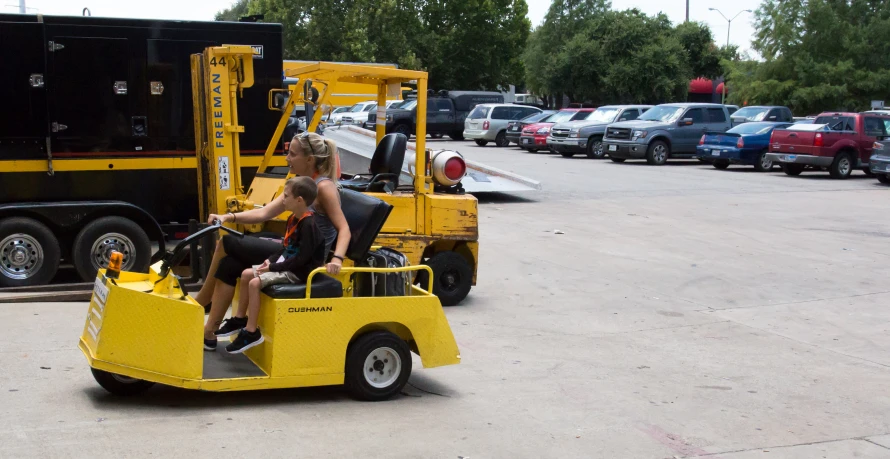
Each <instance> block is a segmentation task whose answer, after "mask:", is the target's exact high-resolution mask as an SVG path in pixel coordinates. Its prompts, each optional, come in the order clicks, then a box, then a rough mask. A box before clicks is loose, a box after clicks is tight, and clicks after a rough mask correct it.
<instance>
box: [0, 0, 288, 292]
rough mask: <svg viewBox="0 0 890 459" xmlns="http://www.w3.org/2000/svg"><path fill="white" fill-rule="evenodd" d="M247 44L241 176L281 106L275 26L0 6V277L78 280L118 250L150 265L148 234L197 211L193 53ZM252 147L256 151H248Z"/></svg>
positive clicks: (6, 280) (138, 264)
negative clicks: (249, 60)
mask: <svg viewBox="0 0 890 459" xmlns="http://www.w3.org/2000/svg"><path fill="white" fill-rule="evenodd" d="M222 44H244V45H251V46H253V47H254V49H255V50H256V52H257V55H256V56H255V58H254V59H255V60H254V72H255V79H256V83H255V85H254V86H253V87H252V88H249V89H247V90H245V91H244V97H245V98H244V102H243V103H241V104H239V116H240V118H241V120H243V123H242V124H245V125H248V126H251V128H250V129H249V130H247V132H245V133H244V134H243V135H242V137H241V139H242V140H241V148H242V150H241V151H242V153H243V154H244V160H243V162H242V166H244V170H243V171H242V177H243V178H244V180H245V182H246V184H249V182H250V180H251V179H252V177H253V173H254V171H255V170H256V166H257V165H258V164H259V162H260V160H261V158H262V154H263V152H265V148H266V145H267V144H268V140H269V138H270V137H271V136H272V133H273V132H274V130H275V127H276V124H277V122H278V118H279V115H280V113H278V112H274V111H271V110H269V109H268V108H267V106H266V94H267V93H268V92H269V90H271V89H278V88H281V87H282V27H281V25H279V24H261V23H235V22H186V21H160V20H136V19H111V18H96V17H58V16H42V15H12V14H0V63H2V67H0V68H2V71H0V100H2V101H3V103H2V105H0V287H10V286H25V285H37V284H43V283H47V282H49V281H50V280H51V279H52V278H53V276H54V275H55V273H56V270H57V268H58V266H59V263H60V262H63V261H65V260H67V261H69V262H71V263H75V261H77V260H91V262H90V263H85V262H80V261H79V262H77V263H75V267H76V268H77V271H78V274H79V275H80V276H81V277H83V278H84V279H85V280H91V279H92V278H94V277H95V272H96V269H97V268H98V267H99V266H101V265H102V264H103V262H104V261H105V260H106V259H107V254H108V253H109V252H110V250H112V249H115V248H116V249H122V250H124V251H125V261H124V264H125V265H126V266H125V268H126V267H127V266H129V269H130V270H140V269H145V268H147V264H148V260H149V254H148V253H147V252H149V251H150V250H151V249H150V241H151V240H154V241H156V242H158V243H160V244H161V246H162V247H163V242H164V239H165V238H178V237H181V236H182V235H183V234H185V233H186V231H187V224H188V221H189V220H190V219H194V218H197V217H198V182H197V174H196V157H195V140H194V138H195V136H194V120H193V101H192V86H191V71H190V61H189V56H190V55H191V54H194V53H200V52H202V51H203V50H204V48H206V47H208V46H216V45H222ZM251 155H254V156H253V157H251Z"/></svg>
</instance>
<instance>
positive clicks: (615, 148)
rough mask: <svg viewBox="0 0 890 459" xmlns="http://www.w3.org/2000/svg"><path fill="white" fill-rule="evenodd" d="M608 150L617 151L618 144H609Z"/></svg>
mask: <svg viewBox="0 0 890 459" xmlns="http://www.w3.org/2000/svg"><path fill="white" fill-rule="evenodd" d="M609 151H618V145H609Z"/></svg>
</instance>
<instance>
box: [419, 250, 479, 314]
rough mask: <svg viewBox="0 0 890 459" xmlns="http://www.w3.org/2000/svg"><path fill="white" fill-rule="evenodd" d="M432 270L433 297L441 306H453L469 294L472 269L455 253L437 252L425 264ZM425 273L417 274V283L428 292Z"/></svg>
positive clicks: (471, 282) (464, 259)
mask: <svg viewBox="0 0 890 459" xmlns="http://www.w3.org/2000/svg"><path fill="white" fill-rule="evenodd" d="M423 264H425V265H427V266H429V267H430V268H431V269H432V270H433V282H434V285H433V291H432V293H433V295H436V296H438V297H439V301H441V302H442V306H454V305H456V304H458V303H460V302H461V301H463V299H464V298H466V297H467V295H468V294H469V293H470V287H472V284H473V267H472V266H470V264H469V263H468V262H467V260H466V258H464V257H463V256H461V254H459V253H457V252H439V253H437V254H435V255H433V256H432V257H430V258H429V260H427V261H426V262H425V263H423ZM427 277H428V276H427V273H426V271H420V272H419V273H418V274H417V283H418V284H419V285H420V287H421V288H422V289H424V290H426V291H429V280H428V279H427Z"/></svg>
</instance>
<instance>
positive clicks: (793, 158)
mask: <svg viewBox="0 0 890 459" xmlns="http://www.w3.org/2000/svg"><path fill="white" fill-rule="evenodd" d="M795 159H797V155H785V161H794V160H795Z"/></svg>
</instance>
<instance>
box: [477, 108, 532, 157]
mask: <svg viewBox="0 0 890 459" xmlns="http://www.w3.org/2000/svg"><path fill="white" fill-rule="evenodd" d="M540 112H541V109H540V108H536V107H529V106H527V105H515V104H480V105H477V106H476V108H474V109H473V111H472V112H470V114H469V115H467V120H466V121H464V138H465V139H468V140H475V141H476V145H479V146H480V147H484V146H485V145H488V142H491V141H494V143H495V145H497V146H499V147H506V146H508V145H510V141H509V140H507V123H509V122H510V121H516V120H520V119H522V118H525V117H526V116H528V115H532V114H535V113H540Z"/></svg>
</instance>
